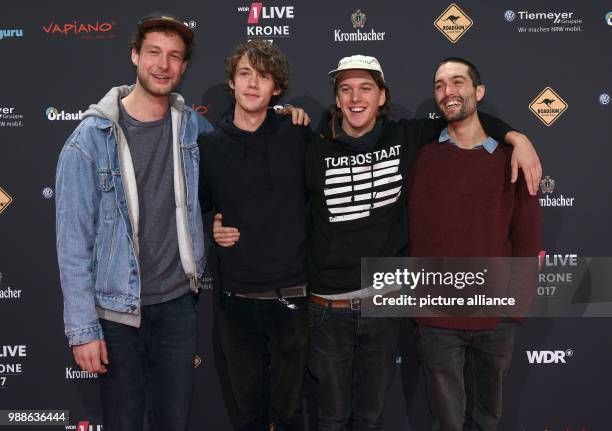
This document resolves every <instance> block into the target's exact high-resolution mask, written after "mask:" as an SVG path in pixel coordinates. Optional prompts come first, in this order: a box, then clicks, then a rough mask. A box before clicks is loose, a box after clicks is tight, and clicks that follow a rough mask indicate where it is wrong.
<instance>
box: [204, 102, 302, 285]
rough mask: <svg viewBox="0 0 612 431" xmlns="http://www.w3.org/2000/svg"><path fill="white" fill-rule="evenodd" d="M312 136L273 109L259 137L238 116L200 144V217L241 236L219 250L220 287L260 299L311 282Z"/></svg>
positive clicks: (219, 126) (219, 127)
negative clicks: (212, 214)
mask: <svg viewBox="0 0 612 431" xmlns="http://www.w3.org/2000/svg"><path fill="white" fill-rule="evenodd" d="M309 134H310V131H309V129H308V128H306V127H301V126H294V125H293V124H292V123H291V117H290V116H283V115H275V114H274V113H273V112H272V111H270V110H269V111H268V115H267V116H266V119H265V120H264V122H263V123H262V124H261V126H260V127H259V128H258V129H257V130H256V131H254V132H247V131H244V130H241V129H238V128H237V127H236V126H235V125H234V123H233V114H232V115H231V116H228V117H226V118H224V119H223V120H222V121H221V123H220V124H219V125H218V127H217V128H216V129H215V130H214V131H213V132H209V133H206V134H203V135H201V136H200V138H199V139H198V145H199V148H200V182H199V183H200V189H199V193H200V203H201V205H202V211H203V212H206V211H210V210H212V209H213V208H214V210H215V211H216V212H220V213H222V214H223V225H224V226H231V227H236V228H238V229H239V230H240V240H239V241H238V242H237V243H236V244H235V245H234V246H233V247H227V248H226V247H217V253H218V257H219V272H220V275H221V284H222V288H223V289H224V290H227V291H231V292H236V293H257V292H264V291H268V290H272V289H279V288H283V287H289V286H295V285H298V284H303V283H305V282H306V202H307V200H306V194H305V185H304V151H305V142H306V139H307V137H308V136H309Z"/></svg>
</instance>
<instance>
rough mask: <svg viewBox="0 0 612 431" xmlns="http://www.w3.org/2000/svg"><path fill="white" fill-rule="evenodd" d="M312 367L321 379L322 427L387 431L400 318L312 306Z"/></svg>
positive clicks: (319, 417)
mask: <svg viewBox="0 0 612 431" xmlns="http://www.w3.org/2000/svg"><path fill="white" fill-rule="evenodd" d="M309 324H310V359H309V368H310V371H311V372H312V374H313V376H314V378H315V379H316V380H317V382H318V391H317V392H318V400H319V407H318V429H319V430H320V431H332V430H333V431H335V430H346V429H353V430H382V429H383V411H384V406H385V399H386V396H387V392H388V390H389V387H390V386H391V383H392V381H393V375H394V373H395V367H396V365H395V358H396V356H397V348H398V346H397V343H398V337H399V327H400V321H399V320H398V319H390V318H386V317H361V316H360V311H359V310H351V309H345V308H329V307H323V306H320V305H317V304H313V303H310V304H309Z"/></svg>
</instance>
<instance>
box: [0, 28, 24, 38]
mask: <svg viewBox="0 0 612 431" xmlns="http://www.w3.org/2000/svg"><path fill="white" fill-rule="evenodd" d="M18 37H23V29H21V28H20V29H5V28H0V40H4V39H12V38H18Z"/></svg>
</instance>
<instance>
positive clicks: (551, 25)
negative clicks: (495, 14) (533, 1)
mask: <svg viewBox="0 0 612 431" xmlns="http://www.w3.org/2000/svg"><path fill="white" fill-rule="evenodd" d="M504 20H506V21H507V22H509V23H512V24H516V26H517V27H516V31H517V32H519V33H555V32H557V33H560V32H580V31H582V19H580V18H578V17H577V16H576V13H575V12H570V11H537V12H534V11H528V10H521V11H513V10H507V11H505V12H504Z"/></svg>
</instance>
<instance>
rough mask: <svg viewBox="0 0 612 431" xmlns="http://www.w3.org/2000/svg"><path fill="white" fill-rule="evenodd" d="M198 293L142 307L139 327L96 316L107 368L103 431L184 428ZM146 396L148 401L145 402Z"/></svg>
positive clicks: (102, 379) (102, 383)
mask: <svg viewBox="0 0 612 431" xmlns="http://www.w3.org/2000/svg"><path fill="white" fill-rule="evenodd" d="M196 301H197V299H196V297H195V296H194V295H193V294H191V293H189V294H187V295H184V296H182V297H180V298H177V299H174V300H172V301H168V302H165V303H162V304H154V305H146V306H143V307H142V310H141V312H142V321H141V326H140V328H134V327H131V326H127V325H123V324H120V323H115V322H110V321H108V320H103V319H100V322H101V324H102V330H103V331H104V339H105V340H106V346H107V349H108V356H109V365H108V373H106V374H101V375H100V377H99V380H100V388H101V394H102V410H103V421H104V430H105V431H140V430H142V429H143V425H144V418H145V405H146V404H147V402H148V403H150V406H151V415H152V416H151V418H152V429H153V430H158V431H183V430H186V429H187V425H188V421H189V409H190V404H191V394H192V389H193V381H194V377H195V374H194V356H195V354H196V346H197V340H198V315H197V310H196ZM145 400H148V401H147V402H145Z"/></svg>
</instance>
